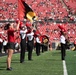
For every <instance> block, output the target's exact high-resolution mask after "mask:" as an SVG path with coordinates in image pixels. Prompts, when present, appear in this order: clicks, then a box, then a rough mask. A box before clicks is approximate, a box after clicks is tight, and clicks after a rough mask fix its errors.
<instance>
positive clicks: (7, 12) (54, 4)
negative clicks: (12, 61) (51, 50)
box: [0, 0, 76, 43]
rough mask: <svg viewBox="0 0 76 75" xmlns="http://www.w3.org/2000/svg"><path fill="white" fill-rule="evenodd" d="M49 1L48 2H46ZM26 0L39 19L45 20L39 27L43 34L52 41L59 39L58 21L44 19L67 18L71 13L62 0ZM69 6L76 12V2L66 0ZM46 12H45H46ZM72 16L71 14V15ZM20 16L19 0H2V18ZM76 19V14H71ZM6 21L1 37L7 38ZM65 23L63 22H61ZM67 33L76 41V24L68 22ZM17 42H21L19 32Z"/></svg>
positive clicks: (0, 27) (0, 7)
mask: <svg viewBox="0 0 76 75" xmlns="http://www.w3.org/2000/svg"><path fill="white" fill-rule="evenodd" d="M46 1H47V2H46ZM25 2H26V3H27V4H28V5H29V6H30V7H31V8H32V9H33V11H34V12H35V13H36V15H37V16H38V20H41V21H42V20H43V22H42V23H39V24H38V29H39V31H40V33H41V34H44V35H45V34H46V35H47V36H48V37H49V39H50V40H51V41H59V37H60V36H59V28H58V25H59V24H57V23H51V22H48V23H47V22H44V19H53V20H56V19H59V20H63V19H65V18H66V19H67V18H68V16H69V14H68V11H67V9H66V8H65V7H64V6H63V4H62V3H61V1H60V0H25ZM64 2H65V3H66V4H67V6H68V7H69V8H70V9H71V10H72V13H73V14H75V13H76V4H75V3H76V2H75V1H74V2H73V3H72V2H71V0H70V1H69V0H64ZM44 12H45V13H44ZM69 17H70V16H69ZM17 18H18V0H11V1H10V0H0V20H16V19H17ZM72 18H73V20H74V21H76V16H71V18H70V19H72ZM5 24H6V23H0V38H2V40H6V39H7V35H6V31H5V30H4V26H5ZM61 25H63V24H61ZM65 25H66V26H67V27H66V28H67V34H68V36H69V38H70V41H72V42H74V39H75V38H76V35H75V34H76V24H71V23H67V24H65ZM15 34H16V36H15V38H16V42H18V43H19V42H20V39H19V33H18V32H16V33H15Z"/></svg>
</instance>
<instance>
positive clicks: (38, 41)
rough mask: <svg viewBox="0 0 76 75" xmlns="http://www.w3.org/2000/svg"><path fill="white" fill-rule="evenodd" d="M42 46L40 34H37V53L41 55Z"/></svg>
mask: <svg viewBox="0 0 76 75" xmlns="http://www.w3.org/2000/svg"><path fill="white" fill-rule="evenodd" d="M40 46H41V41H40V38H39V35H37V37H36V54H37V56H39V55H40Z"/></svg>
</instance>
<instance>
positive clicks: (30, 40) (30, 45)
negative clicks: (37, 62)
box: [27, 29, 34, 60]
mask: <svg viewBox="0 0 76 75" xmlns="http://www.w3.org/2000/svg"><path fill="white" fill-rule="evenodd" d="M33 48H34V32H33V30H32V29H30V30H28V33H27V51H28V60H32V51H33Z"/></svg>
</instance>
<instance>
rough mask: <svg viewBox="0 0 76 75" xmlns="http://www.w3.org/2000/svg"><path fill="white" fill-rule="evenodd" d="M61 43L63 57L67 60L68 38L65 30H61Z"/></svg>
mask: <svg viewBox="0 0 76 75" xmlns="http://www.w3.org/2000/svg"><path fill="white" fill-rule="evenodd" d="M60 43H61V59H62V60H65V55H66V52H65V51H66V47H65V44H66V38H65V32H63V31H61V36H60Z"/></svg>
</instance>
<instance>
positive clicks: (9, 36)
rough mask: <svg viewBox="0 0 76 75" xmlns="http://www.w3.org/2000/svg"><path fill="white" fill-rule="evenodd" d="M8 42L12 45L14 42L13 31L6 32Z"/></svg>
mask: <svg viewBox="0 0 76 75" xmlns="http://www.w3.org/2000/svg"><path fill="white" fill-rule="evenodd" d="M8 42H13V43H14V42H15V38H14V30H13V29H9V30H8Z"/></svg>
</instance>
